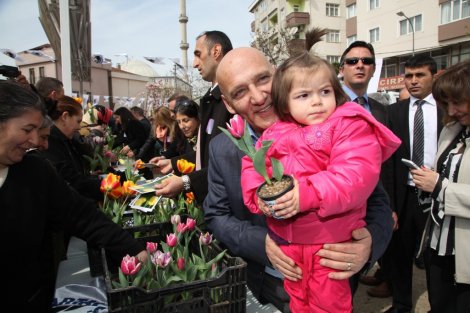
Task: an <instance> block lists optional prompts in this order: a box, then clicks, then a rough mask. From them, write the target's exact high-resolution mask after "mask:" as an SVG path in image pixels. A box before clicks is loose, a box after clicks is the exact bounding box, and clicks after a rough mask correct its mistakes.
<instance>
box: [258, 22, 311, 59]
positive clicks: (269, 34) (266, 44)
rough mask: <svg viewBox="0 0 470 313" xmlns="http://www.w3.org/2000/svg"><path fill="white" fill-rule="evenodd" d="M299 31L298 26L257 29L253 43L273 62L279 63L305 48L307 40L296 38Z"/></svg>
mask: <svg viewBox="0 0 470 313" xmlns="http://www.w3.org/2000/svg"><path fill="white" fill-rule="evenodd" d="M297 32H298V28H297V27H290V28H285V29H284V28H282V29H277V30H276V29H275V28H270V29H268V30H267V31H260V30H257V31H256V32H255V33H254V34H253V35H252V37H253V40H254V42H253V43H254V45H255V47H256V48H257V49H259V50H260V51H261V52H263V53H264V54H265V55H266V57H267V58H268V59H269V61H270V62H271V63H272V64H274V65H279V64H281V63H282V62H283V61H284V60H285V59H287V58H288V57H290V56H291V55H293V54H295V53H297V52H299V51H303V50H305V41H304V40H301V39H297V38H296V34H297Z"/></svg>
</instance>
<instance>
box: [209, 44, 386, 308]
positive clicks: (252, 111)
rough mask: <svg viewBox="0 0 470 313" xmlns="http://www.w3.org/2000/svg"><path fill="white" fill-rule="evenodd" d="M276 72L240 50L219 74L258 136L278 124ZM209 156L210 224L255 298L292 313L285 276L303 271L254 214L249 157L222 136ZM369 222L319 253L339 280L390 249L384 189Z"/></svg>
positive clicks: (372, 201)
mask: <svg viewBox="0 0 470 313" xmlns="http://www.w3.org/2000/svg"><path fill="white" fill-rule="evenodd" d="M273 71H274V69H273V67H272V65H271V64H269V62H268V61H267V59H266V57H265V56H264V55H263V54H262V53H261V52H260V51H258V50H256V49H254V48H238V49H234V50H233V51H231V52H230V53H229V54H228V55H227V56H226V57H225V58H224V60H222V62H221V64H220V66H219V68H218V70H217V78H218V81H219V84H220V88H221V91H222V93H223V96H222V99H223V100H224V102H225V104H226V105H227V108H228V109H229V111H231V112H232V113H237V114H240V115H241V116H242V117H243V118H244V119H245V120H246V121H247V122H248V124H249V125H250V128H251V130H252V132H253V133H252V134H253V136H254V137H257V136H259V135H260V134H261V133H262V132H263V131H264V130H265V129H266V128H268V127H269V126H270V125H271V124H272V123H274V122H275V121H276V120H277V117H276V115H275V113H274V109H273V107H272V105H271V83H272V76H273ZM209 154H210V156H209V169H208V179H209V192H208V195H207V197H206V200H205V201H204V213H205V218H206V222H207V225H208V227H209V229H210V230H211V231H212V232H213V233H214V235H215V237H216V238H217V240H219V242H221V243H222V244H223V245H224V246H226V247H227V248H228V249H229V250H230V252H231V253H232V254H233V255H236V256H241V257H243V258H244V259H245V260H246V261H247V263H248V281H247V283H248V286H249V288H250V289H251V290H252V292H253V294H254V295H255V297H256V298H258V299H259V300H260V301H261V302H262V303H266V302H270V303H273V304H274V305H275V306H276V307H277V308H278V309H279V310H281V311H282V312H288V304H289V298H288V296H287V294H286V293H285V291H284V289H283V282H282V279H281V277H280V273H282V275H284V276H285V277H286V279H291V280H297V279H299V278H300V277H301V271H300V269H299V268H298V267H297V266H296V265H295V263H294V262H293V260H291V259H290V258H288V257H287V256H285V255H284V254H283V253H282V251H281V250H280V248H279V247H278V246H277V245H276V244H275V243H274V242H273V241H272V240H271V239H270V238H269V236H267V226H266V223H265V218H264V216H262V215H256V214H252V213H250V212H249V210H248V209H247V208H246V207H245V205H244V203H243V198H242V192H241V186H240V176H241V158H242V157H243V153H242V152H241V151H240V150H239V149H238V148H237V147H236V146H235V145H234V144H233V142H232V141H231V140H230V139H229V138H228V137H227V136H225V135H224V134H220V135H219V136H217V137H216V138H214V139H213V140H212V141H211V143H210V147H209ZM366 222H367V224H368V225H367V228H361V229H358V230H355V231H354V232H353V238H354V239H353V240H352V241H351V242H347V243H340V244H328V245H326V246H325V247H324V249H321V250H320V251H319V252H318V255H319V256H321V257H322V258H323V259H322V261H321V264H322V265H324V266H328V267H331V268H334V269H337V270H338V272H335V273H330V275H332V276H333V277H334V278H336V279H347V278H349V277H351V276H352V275H353V274H355V273H357V272H358V271H359V270H361V269H362V268H363V266H364V264H366V263H367V262H368V261H369V262H372V263H373V262H375V260H377V258H378V257H379V256H380V255H381V254H382V253H383V251H384V250H385V248H386V246H387V244H388V241H389V239H390V236H391V226H392V221H391V218H390V208H389V205H388V197H387V195H386V193H385V191H384V190H383V188H381V186H379V187H378V188H376V190H375V191H374V194H373V196H371V197H370V198H369V200H368V209H367V217H366ZM275 269H276V270H277V271H276V270H275Z"/></svg>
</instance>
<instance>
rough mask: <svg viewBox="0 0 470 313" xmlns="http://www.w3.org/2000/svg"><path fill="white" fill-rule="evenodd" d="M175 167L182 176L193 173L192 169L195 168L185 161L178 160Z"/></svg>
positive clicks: (194, 165)
mask: <svg viewBox="0 0 470 313" xmlns="http://www.w3.org/2000/svg"><path fill="white" fill-rule="evenodd" d="M176 166H177V168H178V171H180V173H183V174H188V173H191V172H192V171H194V168H195V167H196V164H194V163H192V162H189V161H187V160H185V159H179V160H178V161H177V162H176Z"/></svg>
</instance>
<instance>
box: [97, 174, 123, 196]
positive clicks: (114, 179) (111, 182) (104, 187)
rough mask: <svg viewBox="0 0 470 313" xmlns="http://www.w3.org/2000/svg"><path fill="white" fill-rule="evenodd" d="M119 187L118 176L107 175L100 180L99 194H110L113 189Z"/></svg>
mask: <svg viewBox="0 0 470 313" xmlns="http://www.w3.org/2000/svg"><path fill="white" fill-rule="evenodd" d="M120 185H121V182H120V179H119V176H118V175H115V174H113V173H109V174H108V175H107V176H106V177H105V178H103V179H102V180H101V187H100V190H101V192H110V191H112V190H113V189H116V188H118V187H119V186H120Z"/></svg>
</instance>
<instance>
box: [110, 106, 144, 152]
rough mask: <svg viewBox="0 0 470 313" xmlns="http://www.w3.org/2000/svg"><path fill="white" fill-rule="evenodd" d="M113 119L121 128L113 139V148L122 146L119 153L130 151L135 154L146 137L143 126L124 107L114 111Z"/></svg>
mask: <svg viewBox="0 0 470 313" xmlns="http://www.w3.org/2000/svg"><path fill="white" fill-rule="evenodd" d="M114 120H115V122H116V124H117V125H118V126H120V129H121V130H120V132H119V134H118V135H117V137H116V140H115V141H114V146H113V148H116V147H119V146H123V148H122V149H121V151H120V153H121V154H125V155H128V153H129V152H131V151H132V154H133V155H136V154H137V153H138V152H139V150H140V148H141V147H142V145H143V144H144V143H145V141H146V140H147V137H148V133H147V132H146V131H145V128H144V126H143V125H142V123H140V122H139V120H137V119H136V118H135V117H134V115H133V114H132V112H131V111H130V110H129V109H127V108H125V107H120V108H119V109H117V110H116V111H114ZM128 156H130V155H128Z"/></svg>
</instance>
